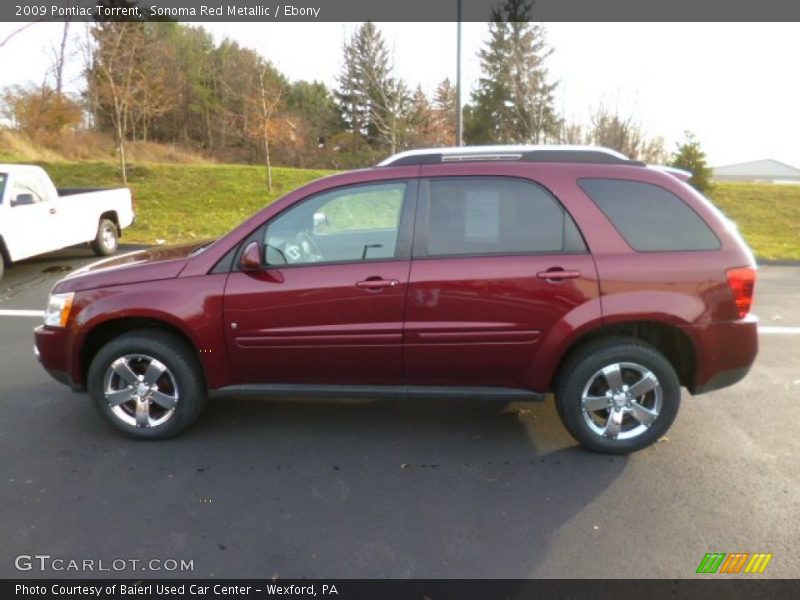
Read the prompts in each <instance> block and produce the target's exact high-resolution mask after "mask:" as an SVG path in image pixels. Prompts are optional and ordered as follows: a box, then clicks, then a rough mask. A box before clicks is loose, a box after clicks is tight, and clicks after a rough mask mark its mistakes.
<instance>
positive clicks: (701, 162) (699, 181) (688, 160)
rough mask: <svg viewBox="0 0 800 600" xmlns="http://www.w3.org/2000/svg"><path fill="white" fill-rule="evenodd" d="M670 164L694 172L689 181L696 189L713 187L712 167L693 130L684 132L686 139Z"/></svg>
mask: <svg viewBox="0 0 800 600" xmlns="http://www.w3.org/2000/svg"><path fill="white" fill-rule="evenodd" d="M670 166H673V167H676V168H678V169H683V170H684V171H689V172H690V173H691V174H692V177H691V179H689V183H690V184H691V185H692V186H694V187H695V189H697V190H699V191H701V192H707V191H708V190H710V189H711V169H710V168H709V167H708V165H707V163H706V154H705V152H703V150H702V148H701V147H700V142H699V141H698V140H697V138H696V137H695V136H694V134H693V133H692V132H691V131H686V132H684V140H683V142H682V143H680V144H678V147H677V149H676V151H675V154H673V155H672V160H671V161H670Z"/></svg>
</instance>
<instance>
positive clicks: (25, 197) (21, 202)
mask: <svg viewBox="0 0 800 600" xmlns="http://www.w3.org/2000/svg"><path fill="white" fill-rule="evenodd" d="M35 202H36V201H35V200H34V198H33V194H17V197H16V198H13V199H12V200H11V206H12V208H13V207H14V206H26V205H28V204H34V203H35Z"/></svg>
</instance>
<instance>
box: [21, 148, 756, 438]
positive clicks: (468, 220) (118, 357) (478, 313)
mask: <svg viewBox="0 0 800 600" xmlns="http://www.w3.org/2000/svg"><path fill="white" fill-rule="evenodd" d="M684 180H685V174H683V173H680V172H676V171H672V170H669V169H664V168H657V167H651V166H647V165H644V164H642V163H639V162H635V161H631V160H628V159H627V158H626V157H624V156H622V155H620V154H618V153H615V152H613V151H610V150H605V149H602V148H592V147H542V146H499V147H497V146H496V147H474V148H450V149H435V150H416V151H411V152H405V153H401V154H398V155H395V156H393V157H391V158H389V159H387V160H386V161H384V162H383V163H381V164H380V165H378V166H376V167H373V168H369V169H364V170H359V171H354V172H349V173H344V174H339V175H334V176H331V177H327V178H324V179H320V180H317V181H314V182H312V183H309V184H308V185H306V186H304V187H301V188H299V189H297V190H295V191H293V192H291V193H290V194H288V195H286V196H285V197H283V198H281V199H280V200H278V201H276V202H274V203H273V204H270V205H269V206H267V207H266V208H264V209H263V210H262V211H261V212H259V213H258V214H256V215H254V216H253V217H251V218H250V219H248V220H246V221H245V222H244V223H242V224H241V225H240V226H238V227H237V228H236V229H234V230H233V231H231V232H230V233H228V234H227V235H225V236H224V237H222V238H220V239H218V240H216V241H214V242H213V243H208V244H205V245H198V244H192V245H183V246H176V247H159V248H154V249H150V250H145V251H140V252H134V253H131V254H127V255H124V256H120V257H116V258H112V259H108V260H104V261H101V262H98V263H95V264H93V265H89V266H87V267H84V268H83V269H80V270H79V271H77V272H75V273H74V274H72V275H70V276H69V277H67V278H65V279H63V280H61V281H60V282H58V284H56V286H55V288H54V289H53V292H52V294H51V295H50V299H49V303H48V306H47V311H46V315H45V322H44V324H43V325H42V326H40V327H38V328H37V329H36V332H35V338H36V349H37V354H38V356H39V359H40V361H41V363H42V364H43V365H44V367H45V368H46V369H47V370H48V371H49V372H50V373H51V374H52V375H53V376H54V377H55V378H56V379H57V380H59V381H61V382H63V383H66V384H68V385H70V386H71V387H72V388H73V389H74V390H77V391H83V390H86V391H88V392H89V394H90V396H91V397H92V399H93V401H94V402H95V403H96V404H97V406H98V407H99V409H100V411H101V412H102V413H103V414H104V415H105V416H106V417H107V419H108V420H109V421H110V422H111V423H112V424H113V425H115V426H116V427H117V428H119V429H120V430H122V431H123V432H125V433H127V434H130V435H133V436H135V437H139V438H147V439H160V438H165V437H168V436H172V435H175V434H177V433H179V432H182V431H183V430H185V429H186V428H187V427H188V426H189V425H190V424H191V423H192V422H193V421H194V420H195V419H196V418H197V416H198V415H199V414H200V412H201V409H202V408H203V403H204V400H205V398H206V396H207V395H208V394H209V393H210V392H214V393H218V394H221V395H225V394H228V393H234V392H238V393H244V392H247V393H255V394H261V395H280V396H286V395H312V396H345V397H356V396H365V397H384V396H396V397H401V398H407V397H411V396H419V397H442V396H447V397H451V398H452V399H453V400H454V401H457V400H459V399H464V398H470V397H481V398H491V399H497V400H500V401H517V400H542V399H544V398H545V396H546V394H548V393H549V392H553V393H554V397H555V402H556V406H557V408H558V413H559V415H560V416H561V419H562V421H563V423H564V425H565V426H566V428H567V429H568V430H569V432H570V433H571V434H572V435H573V436H574V437H575V438H576V439H577V440H578V441H579V442H580V443H581V444H582V445H583V446H585V447H586V448H589V449H591V450H595V451H600V452H611V453H626V452H631V451H634V450H638V449H641V448H644V447H646V446H648V445H649V444H652V443H653V442H654V441H656V440H657V439H658V438H659V437H661V436H662V435H663V434H664V432H666V431H667V429H668V428H669V427H670V425H671V424H672V422H673V420H674V419H675V416H676V414H677V412H678V406H679V404H680V400H681V387H685V388H686V389H687V390H688V391H689V392H691V393H692V394H699V393H702V392H708V391H710V390H715V389H719V388H722V387H724V386H728V385H732V384H733V383H735V382H736V381H738V380H740V379H741V378H742V377H744V376H745V374H746V373H747V371H748V369H749V368H750V366H751V364H752V363H753V361H754V359H755V356H756V352H757V331H756V318H755V317H754V316H752V315H750V314H749V313H750V305H751V302H752V298H753V288H754V283H755V262H754V259H753V256H752V253H751V252H750V250H749V249H748V248H747V246H746V245H745V244H744V243H743V241H742V239H741V237H740V236H739V234H738V233H737V231H736V228H735V226H734V225H733V224H732V223H731V222H730V221H728V220H727V219H726V218H725V217H724V216H723V215H722V214H721V213H719V212H718V211H717V210H716V209H715V208H714V207H713V206H712V205H711V203H710V202H709V201H708V200H706V199H705V198H704V197H703V196H701V195H700V194H698V193H697V192H695V191H694V190H693V189H692V188H691V187H690V186H689V185H687V184H686V183H685V181H684Z"/></svg>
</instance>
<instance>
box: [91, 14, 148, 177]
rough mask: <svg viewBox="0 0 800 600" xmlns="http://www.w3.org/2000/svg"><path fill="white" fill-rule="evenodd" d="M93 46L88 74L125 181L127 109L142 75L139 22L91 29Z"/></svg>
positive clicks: (131, 102) (130, 107)
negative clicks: (106, 116) (110, 130)
mask: <svg viewBox="0 0 800 600" xmlns="http://www.w3.org/2000/svg"><path fill="white" fill-rule="evenodd" d="M93 34H94V38H95V41H96V43H97V47H96V49H95V51H94V53H93V59H92V66H91V70H90V73H89V76H90V77H91V78H92V79H93V82H92V83H93V84H94V91H95V93H96V94H97V96H98V97H99V102H98V106H101V107H103V106H108V107H110V109H109V110H108V113H109V118H110V119H111V122H112V125H113V128H114V137H115V141H116V143H117V151H118V154H119V166H120V172H121V175H122V181H123V183H127V182H128V167H127V158H126V154H125V141H126V139H127V137H128V128H129V125H130V119H131V111H132V108H133V106H134V104H135V101H136V97H137V95H138V94H139V93H140V86H141V85H142V83H143V77H142V76H141V73H140V72H139V71H138V69H137V66H138V64H137V59H138V56H139V53H140V51H141V49H142V48H143V46H144V35H143V30H142V25H141V24H140V23H113V22H104V23H98V24H97V25H95V27H94V30H93Z"/></svg>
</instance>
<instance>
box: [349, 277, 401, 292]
mask: <svg viewBox="0 0 800 600" xmlns="http://www.w3.org/2000/svg"><path fill="white" fill-rule="evenodd" d="M399 284H400V282H399V281H397V279H382V278H380V277H370V278H368V279H365V280H364V281H359V282H357V283H356V287H357V288H361V289H362V290H370V291H375V292H376V291H378V290H382V289H384V288H392V287H395V286H397V285H399Z"/></svg>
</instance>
